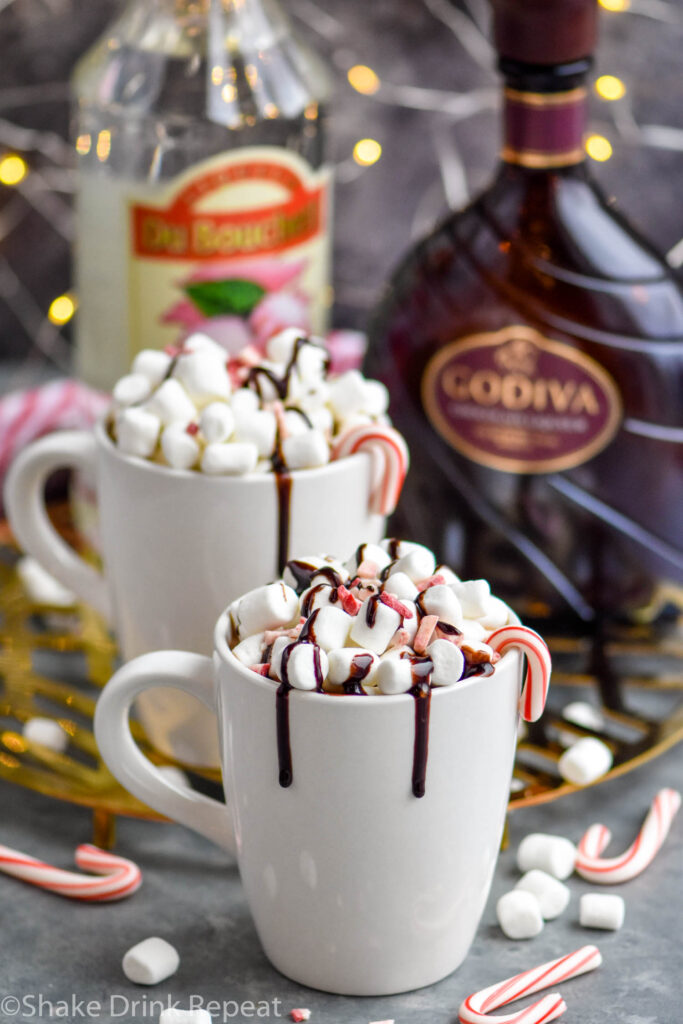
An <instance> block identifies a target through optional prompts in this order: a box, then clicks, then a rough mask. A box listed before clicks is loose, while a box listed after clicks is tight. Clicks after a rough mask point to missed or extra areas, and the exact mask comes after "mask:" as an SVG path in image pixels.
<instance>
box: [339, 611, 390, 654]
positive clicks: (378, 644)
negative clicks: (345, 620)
mask: <svg viewBox="0 0 683 1024" xmlns="http://www.w3.org/2000/svg"><path fill="white" fill-rule="evenodd" d="M371 600H372V599H371ZM374 603H375V612H376V615H375V620H374V622H373V624H372V625H369V623H368V620H367V607H368V606H367V604H366V605H365V606H364V607H363V608H361V610H360V611H359V612H358V615H356V617H355V619H354V620H353V625H352V626H351V632H350V634H349V637H350V639H351V640H352V641H353V642H354V644H358V646H359V647H367V649H368V650H370V651H372V652H373V653H374V654H383V653H384V651H386V649H387V647H388V646H389V641H390V640H391V638H392V636H393V635H394V633H395V632H396V630H397V629H398V628H399V626H400V625H401V616H400V615H399V614H398V612H396V611H394V609H393V608H389V607H388V605H386V604H382V602H381V601H378V602H374Z"/></svg>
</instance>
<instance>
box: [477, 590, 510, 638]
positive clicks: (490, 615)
mask: <svg viewBox="0 0 683 1024" xmlns="http://www.w3.org/2000/svg"><path fill="white" fill-rule="evenodd" d="M509 621H510V609H509V608H508V606H507V605H506V604H505V601H501V599H500V598H499V597H493V596H492V595H491V596H490V597H489V598H488V600H487V601H486V602H485V603H484V614H483V615H481V616H480V617H479V623H480V624H481V625H482V626H484V628H485V629H487V630H489V631H490V630H493V629H499V628H500V627H501V626H507V624H508V622H509Z"/></svg>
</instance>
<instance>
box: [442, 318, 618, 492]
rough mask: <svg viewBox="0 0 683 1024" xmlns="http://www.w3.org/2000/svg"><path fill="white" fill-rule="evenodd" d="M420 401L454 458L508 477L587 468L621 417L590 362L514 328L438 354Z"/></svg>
mask: <svg viewBox="0 0 683 1024" xmlns="http://www.w3.org/2000/svg"><path fill="white" fill-rule="evenodd" d="M422 402H423V406H424V409H425V412H426V414H427V417H428V418H429V420H430V422H431V423H432V425H433V426H434V428H435V429H436V430H437V431H438V433H439V434H441V436H442V437H443V438H444V439H445V440H446V441H448V443H449V444H451V445H452V446H453V447H454V448H455V449H456V450H457V451H459V452H462V453H463V455H466V456H467V457H468V458H470V459H472V461H474V462H478V463H480V464H481V465H483V466H490V467H491V468H493V469H501V470H506V471H507V472H509V473H547V472H552V471H555V470H561V469H569V468H570V467H572V466H578V465H580V463H582V462H586V461H587V460H588V459H590V458H592V457H593V456H594V455H596V454H597V453H598V452H599V451H601V450H602V449H603V448H604V447H605V445H607V444H608V443H609V442H610V441H611V439H612V438H613V437H614V435H615V433H616V431H617V429H618V427H619V423H620V421H621V412H622V409H621V399H620V397H619V392H618V391H617V388H616V385H615V383H614V381H613V380H612V378H611V377H610V376H609V374H608V373H606V371H605V370H604V369H603V368H602V367H601V366H600V365H599V364H598V363H596V362H595V360H593V359H591V358H590V357H589V356H587V355H585V354H584V353H582V352H580V351H578V350H577V349H575V348H572V347H571V346H570V345H566V344H564V343H562V342H559V341H553V340H551V339H550V338H546V337H544V335H542V334H540V333H539V332H538V331H535V330H533V329H532V328H530V327H524V326H517V325H511V326H509V327H505V328H503V329H502V330H500V331H495V332H493V333H488V334H473V335H470V336H469V337H467V338H462V339H461V340H459V341H454V342H453V343H452V344H450V345H446V347H445V348H442V349H440V350H439V352H437V354H436V355H435V356H433V358H432V359H431V360H430V362H429V363H428V365H427V369H426V370H425V373H424V376H423V379H422Z"/></svg>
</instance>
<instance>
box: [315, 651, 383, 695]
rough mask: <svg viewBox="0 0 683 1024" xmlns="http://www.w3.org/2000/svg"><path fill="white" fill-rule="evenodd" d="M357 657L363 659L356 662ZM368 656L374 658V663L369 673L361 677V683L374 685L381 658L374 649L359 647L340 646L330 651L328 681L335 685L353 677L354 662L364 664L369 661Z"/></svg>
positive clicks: (364, 685) (328, 655) (339, 684)
mask: <svg viewBox="0 0 683 1024" xmlns="http://www.w3.org/2000/svg"><path fill="white" fill-rule="evenodd" d="M356 658H359V659H362V660H359V661H358V662H356V660H355V659H356ZM368 658H372V663H371V664H370V667H369V669H368V672H367V675H365V676H364V677H363V679H361V684H362V685H363V687H366V686H374V684H375V682H376V681H377V671H378V668H379V665H380V664H381V663H380V660H379V658H378V657H377V655H376V654H373V652H372V651H364V650H362V649H359V648H358V647H339V648H336V649H335V650H330V651H328V654H327V659H328V662H329V666H328V670H327V681H328V682H329V683H331V684H332V685H333V686H341V685H342V683H345V682H347V681H348V680H349V679H352V678H353V670H354V663H355V664H356V665H358V664H361V665H362V664H363V663H364V662H367V659H368Z"/></svg>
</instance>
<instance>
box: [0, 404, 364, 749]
mask: <svg viewBox="0 0 683 1024" xmlns="http://www.w3.org/2000/svg"><path fill="white" fill-rule="evenodd" d="M65 466H70V467H73V468H76V469H79V470H84V471H86V472H90V473H92V472H93V471H94V474H95V478H96V480H97V491H98V504H99V515H100V535H101V544H102V559H103V562H104V567H105V575H104V577H103V576H101V575H100V574H99V573H98V572H97V571H96V570H95V569H94V568H93V567H92V566H90V565H87V564H86V563H85V562H84V561H82V559H80V558H79V557H78V556H77V555H76V554H75V553H74V551H73V550H72V549H71V548H69V547H68V546H67V545H66V544H65V542H64V541H63V540H62V539H61V538H60V537H59V536H58V535H57V533H56V532H55V531H54V529H53V528H52V526H51V525H50V522H49V520H48V517H47V514H46V511H45V507H44V503H43V491H44V485H45V481H46V479H47V477H48V476H49V475H50V473H52V472H54V470H56V469H59V468H63V467H65ZM371 474H372V462H371V458H370V456H369V455H367V454H358V455H353V456H351V457H349V458H346V459H342V460H340V461H338V462H332V463H330V464H329V465H328V466H323V467H322V468H320V469H307V470H300V471H298V472H293V473H292V474H291V478H292V493H291V514H290V531H289V551H290V552H297V553H300V554H301V553H303V554H314V553H318V552H325V551H329V552H331V553H335V552H342V553H344V552H349V553H350V552H352V551H353V550H354V549H355V548H356V547H357V546H358V544H360V543H362V542H363V541H377V540H379V539H380V538H381V537H382V535H383V531H384V519H383V518H382V517H381V516H378V515H374V514H371V513H370V512H369V511H368V503H369V497H370V491H371ZM5 503H6V507H7V510H8V514H9V519H10V523H11V526H12V530H13V531H14V535H15V536H16V538H17V540H18V541H19V544H20V545H21V547H22V548H23V549H24V550H25V551H26V552H28V553H29V554H31V555H33V556H34V557H35V558H36V559H37V560H38V561H39V562H40V563H41V564H42V565H43V566H44V567H45V568H46V569H47V570H48V571H49V572H51V573H52V574H53V575H54V576H55V577H56V578H57V579H58V580H59V581H60V582H61V583H63V584H64V585H65V586H67V587H68V588H69V589H70V590H73V591H75V593H77V594H78V595H79V596H80V597H81V598H82V599H83V600H84V601H86V602H87V603H88V604H91V605H92V606H93V607H94V608H95V609H96V610H97V611H98V612H100V613H101V614H102V615H103V616H104V617H105V618H106V619H107V620H108V621H109V622H110V624H111V625H112V626H113V628H114V630H115V632H116V635H117V638H118V642H119V645H120V648H121V651H122V654H123V657H124V659H126V660H128V659H130V658H134V657H136V656H137V655H139V654H143V653H146V652H148V651H154V650H158V649H160V648H170V647H173V648H177V649H186V650H191V651H197V652H199V653H206V654H208V653H209V652H210V651H211V646H212V644H211V637H212V630H213V626H214V623H215V621H216V618H217V617H218V615H219V614H220V613H221V611H222V610H223V609H224V608H225V607H226V605H227V604H228V603H229V602H230V601H232V600H233V599H234V598H236V597H239V596H240V595H241V594H243V593H244V592H245V591H247V590H250V589H251V588H253V587H256V586H259V585H260V584H262V583H268V582H270V581H271V580H273V579H275V578H276V577H277V576H278V575H279V571H278V565H277V553H278V523H279V513H278V497H277V489H276V482H275V477H274V475H273V474H272V473H259V474H250V475H249V476H245V477H211V476H206V475H204V474H202V473H197V472H192V471H187V470H174V469H170V468H168V467H167V466H160V465H157V464H156V463H153V462H150V461H149V460H146V459H137V458H133V457H131V456H126V455H122V454H121V453H120V452H119V451H118V450H117V448H116V447H115V445H114V444H113V443H112V441H111V439H110V438H109V436H108V434H107V431H106V429H105V426H104V424H103V423H100V424H98V426H97V427H96V429H95V431H94V433H89V432H81V431H78V432H73V431H63V432H60V433H56V434H51V435H50V436H48V437H45V438H43V439H41V440H40V441H37V442H36V443H35V444H32V445H30V446H29V447H28V448H26V449H25V450H24V451H23V452H22V453H21V455H20V456H19V457H18V458H17V459H16V461H15V462H14V464H13V466H12V467H11V469H10V472H9V474H8V478H7V483H6V487H5ZM139 712H140V717H141V719H142V721H143V724H144V726H145V729H146V731H147V733H148V735H149V737H150V739H151V740H152V742H153V743H154V745H155V746H156V747H158V748H159V749H160V750H162V751H164V752H166V753H168V754H170V755H172V756H174V757H176V758H178V759H179V760H181V761H184V762H186V763H188V764H195V765H214V766H215V765H217V764H218V760H219V756H218V747H217V742H216V730H215V725H214V723H213V720H212V718H211V716H209V715H208V714H207V712H206V711H205V709H204V708H203V707H202V705H201V704H199V703H198V702H197V701H196V700H190V699H188V698H187V696H186V695H185V694H182V693H178V692H172V691H169V690H166V691H155V692H154V693H153V694H149V695H148V696H147V697H146V698H143V699H142V700H141V701H140V704H139Z"/></svg>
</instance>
